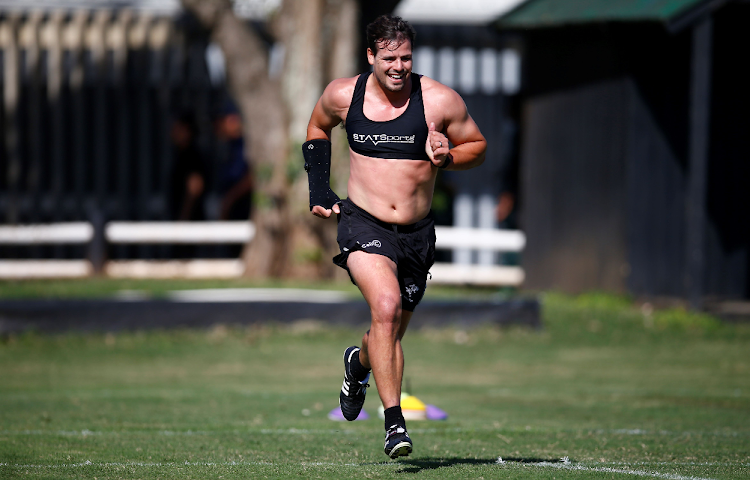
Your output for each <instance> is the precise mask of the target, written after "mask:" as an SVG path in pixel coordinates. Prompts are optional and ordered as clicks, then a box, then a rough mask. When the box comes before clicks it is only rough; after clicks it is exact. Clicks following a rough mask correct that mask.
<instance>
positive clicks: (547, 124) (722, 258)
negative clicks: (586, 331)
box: [497, 0, 750, 306]
mask: <svg viewBox="0 0 750 480" xmlns="http://www.w3.org/2000/svg"><path fill="white" fill-rule="evenodd" d="M748 21H750V4H749V3H746V2H732V1H710V0H655V1H651V2H630V1H624V0H623V1H616V0H615V1H607V2H604V1H591V0H569V1H565V2H561V1H555V0H530V1H529V2H526V3H524V4H522V5H521V6H519V7H518V8H516V9H515V10H513V11H511V12H509V13H508V14H506V15H505V16H503V17H502V18H501V19H500V20H499V21H498V23H497V26H498V27H499V28H500V29H501V31H504V32H506V33H507V32H515V33H516V34H518V35H519V36H520V38H521V39H522V44H523V50H522V52H523V53H522V55H523V68H524V70H523V79H522V87H521V88H522V90H521V98H522V107H521V120H520V121H521V138H522V140H521V147H520V148H521V152H520V156H521V160H520V164H521V167H520V168H521V186H520V189H521V204H522V213H521V222H522V225H521V228H522V229H523V230H524V231H525V233H526V235H527V238H528V243H527V248H526V251H525V253H524V259H523V266H524V268H525V270H526V273H527V286H528V287H530V288H532V289H550V288H553V289H561V290H565V291H572V292H576V291H582V290H591V289H601V290H608V291H617V292H629V293H632V294H635V295H639V296H670V297H682V298H686V299H689V300H690V301H691V302H692V303H693V305H695V306H699V305H701V304H702V302H704V301H705V300H707V299H710V298H748V297H750V228H749V227H748V225H749V224H750V214H748V206H750V188H748V184H749V183H750V162H749V161H748V159H749V158H750V135H748V132H750V120H748V117H747V111H748V108H749V107H750V90H749V89H748V85H750V73H748V70H747V69H744V68H743V65H742V64H743V63H744V62H745V59H746V58H747V56H746V52H747V46H748V45H750V30H749V29H748V28H747V27H746V26H747V25H748Z"/></svg>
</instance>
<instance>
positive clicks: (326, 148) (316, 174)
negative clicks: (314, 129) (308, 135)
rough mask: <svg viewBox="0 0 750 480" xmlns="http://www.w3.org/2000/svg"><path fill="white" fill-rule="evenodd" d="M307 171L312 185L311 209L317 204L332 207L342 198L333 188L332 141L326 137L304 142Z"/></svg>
mask: <svg viewBox="0 0 750 480" xmlns="http://www.w3.org/2000/svg"><path fill="white" fill-rule="evenodd" d="M302 155H303V156H304V157H305V171H306V172H307V182H308V185H309V186H310V210H312V209H313V207H314V206H315V205H320V206H321V207H323V208H326V209H330V208H331V207H333V206H334V205H335V204H337V203H339V202H340V201H341V199H340V198H339V197H338V195H336V194H335V193H334V192H333V190H331V183H330V179H331V142H330V141H329V140H324V139H316V140H310V141H308V142H305V143H303V144H302Z"/></svg>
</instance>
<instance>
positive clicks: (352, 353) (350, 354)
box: [347, 348, 359, 363]
mask: <svg viewBox="0 0 750 480" xmlns="http://www.w3.org/2000/svg"><path fill="white" fill-rule="evenodd" d="M355 352H359V348H355V349H354V350H352V351H351V353H349V359H348V360H347V362H349V363H352V355H354V353H355Z"/></svg>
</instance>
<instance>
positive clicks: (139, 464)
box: [0, 460, 361, 468]
mask: <svg viewBox="0 0 750 480" xmlns="http://www.w3.org/2000/svg"><path fill="white" fill-rule="evenodd" d="M183 465H184V466H188V467H242V466H258V465H261V466H273V465H282V464H277V463H273V462H92V461H91V460H86V461H85V462H81V463H58V464H45V465H39V464H37V465H35V464H25V465H24V464H14V463H0V467H15V468H81V467H176V466H183ZM300 465H301V466H313V467H342V466H343V467H359V466H361V464H359V463H333V462H301V463H300Z"/></svg>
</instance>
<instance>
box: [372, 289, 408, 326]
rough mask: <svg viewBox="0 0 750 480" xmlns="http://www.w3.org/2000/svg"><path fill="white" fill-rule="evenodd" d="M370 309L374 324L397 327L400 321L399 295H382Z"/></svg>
mask: <svg viewBox="0 0 750 480" xmlns="http://www.w3.org/2000/svg"><path fill="white" fill-rule="evenodd" d="M371 308H372V319H373V321H374V322H378V323H391V324H394V325H398V324H399V323H400V321H401V295H394V294H388V293H384V294H382V295H380V296H379V297H378V298H377V300H376V301H375V302H373V305H371Z"/></svg>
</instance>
